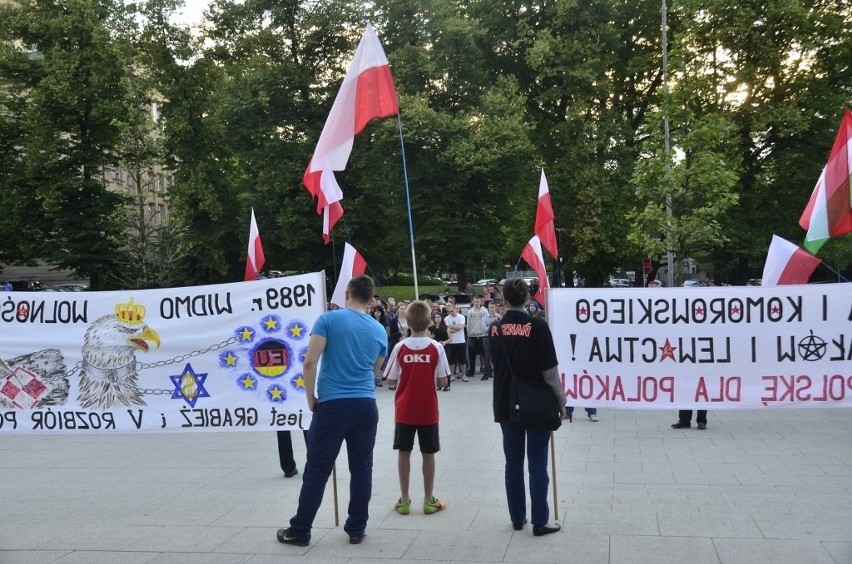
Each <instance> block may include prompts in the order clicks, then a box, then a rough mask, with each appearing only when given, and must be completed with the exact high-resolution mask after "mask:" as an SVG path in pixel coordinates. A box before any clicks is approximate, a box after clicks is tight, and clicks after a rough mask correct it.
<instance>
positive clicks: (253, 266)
mask: <svg viewBox="0 0 852 564" xmlns="http://www.w3.org/2000/svg"><path fill="white" fill-rule="evenodd" d="M265 262H266V257H264V256H263V245H262V244H261V243H260V232H259V231H258V230H257V221H255V219H254V208H252V209H251V227H249V240H248V253H247V254H246V280H257V277H258V276H259V275H260V271H261V269H262V268H263V263H265Z"/></svg>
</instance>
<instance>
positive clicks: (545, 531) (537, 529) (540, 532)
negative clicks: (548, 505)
mask: <svg viewBox="0 0 852 564" xmlns="http://www.w3.org/2000/svg"><path fill="white" fill-rule="evenodd" d="M560 530H562V525H560V524H559V523H553V524H552V525H551V524H550V523H548V524H545V525H533V535H534V536H537V537H543V536H544V535H549V534H550V533H558V532H559V531H560Z"/></svg>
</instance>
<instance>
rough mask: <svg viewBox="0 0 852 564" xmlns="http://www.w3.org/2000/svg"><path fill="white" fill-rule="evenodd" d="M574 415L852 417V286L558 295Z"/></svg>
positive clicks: (551, 311) (555, 325)
mask: <svg viewBox="0 0 852 564" xmlns="http://www.w3.org/2000/svg"><path fill="white" fill-rule="evenodd" d="M547 302H548V304H550V307H549V308H548V313H547V316H548V323H549V324H550V328H551V330H552V332H553V337H554V340H555V342H556V352H557V355H558V358H559V372H560V375H561V377H562V379H563V387H564V389H565V395H566V397H567V398H568V405H573V406H579V407H610V408H626V409H664V408H665V409H671V408H680V409H708V408H712V409H756V408H760V409H763V408H777V407H796V408H802V407H852V323H850V321H852V285H850V284H815V285H799V286H778V287H773V288H761V287H751V286H749V287H701V288H632V289H616V288H607V289H594V288H577V289H552V290H550V291H549V293H548V298H547Z"/></svg>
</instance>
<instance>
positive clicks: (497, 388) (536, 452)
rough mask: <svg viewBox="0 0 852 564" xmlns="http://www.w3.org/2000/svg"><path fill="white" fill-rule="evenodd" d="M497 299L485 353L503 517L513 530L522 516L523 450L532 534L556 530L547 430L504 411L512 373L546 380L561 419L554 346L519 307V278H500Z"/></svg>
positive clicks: (522, 297)
mask: <svg viewBox="0 0 852 564" xmlns="http://www.w3.org/2000/svg"><path fill="white" fill-rule="evenodd" d="M503 299H504V300H505V301H506V302H507V303H508V305H509V307H508V309H507V310H506V314H505V315H504V316H503V318H502V319H501V320H500V321H499V322H498V323H496V324H494V325H492V326H491V333H490V334H491V357H492V360H493V362H494V406H493V407H494V421H495V422H497V423H499V424H500V429H501V431H502V433H503V454H504V455H505V456H506V500H507V502H508V505H509V518H510V519H511V520H512V526H513V527H514V529H515V530H516V531H520V530H521V529H523V527H524V523H526V522H527V519H526V512H527V507H526V492H525V490H526V486H525V484H524V455H525V452H526V454H527V456H528V457H529V476H530V509H531V516H530V520H531V521H532V525H533V535H535V536H537V537H540V536H542V535H547V534H550V533H555V532H557V531H559V530H560V529H561V526H560V525H559V524H557V523H553V524H551V523H549V522H548V521H549V518H550V508H549V506H548V504H547V486H548V484H549V483H550V479H549V477H548V475H547V444H548V441H549V440H550V431H540V430H533V429H524V428H522V427H518V426H516V425H514V424H512V422H511V420H510V416H509V410H510V405H509V404H510V401H509V397H510V388H511V382H512V378H513V377H515V378H519V379H521V378H522V379H528V380H534V381H538V382H543V383H545V384H547V385H548V386H549V387H550V388H551V389H552V390H553V393H554V395H555V396H556V397H557V398H558V400H559V405H561V406H562V413H561V416H562V419H565V416H566V413H565V393H564V391H563V389H562V383H561V382H560V381H559V374H558V370H557V365H558V361H557V359H556V348H555V347H554V345H553V335H552V334H551V333H550V327H548V325H547V323H545V322H544V321H542V320H541V319H536V318H534V317H532V316H530V315H529V313H527V312H526V311H525V310H524V306H525V305H526V304H527V303H528V302H529V300H530V293H529V287H528V286H527V283H526V282H525V281H524V279H523V278H513V279H510V280H507V281H506V284H505V286H504V288H503Z"/></svg>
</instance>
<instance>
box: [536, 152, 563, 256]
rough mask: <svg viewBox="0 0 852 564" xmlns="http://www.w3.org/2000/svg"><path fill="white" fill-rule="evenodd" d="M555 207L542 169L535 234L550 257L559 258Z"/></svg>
mask: <svg viewBox="0 0 852 564" xmlns="http://www.w3.org/2000/svg"><path fill="white" fill-rule="evenodd" d="M553 217H554V216H553V205H552V204H551V202H550V190H549V189H548V187H547V178H545V176H544V169H541V182H540V183H539V185H538V206H537V207H536V210H535V234H536V235H538V238H539V240H540V241H541V244H542V246H544V248H545V249H547V252H548V253H550V256H552V257H553V258H559V249H558V248H557V247H556V228H554V227H553Z"/></svg>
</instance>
